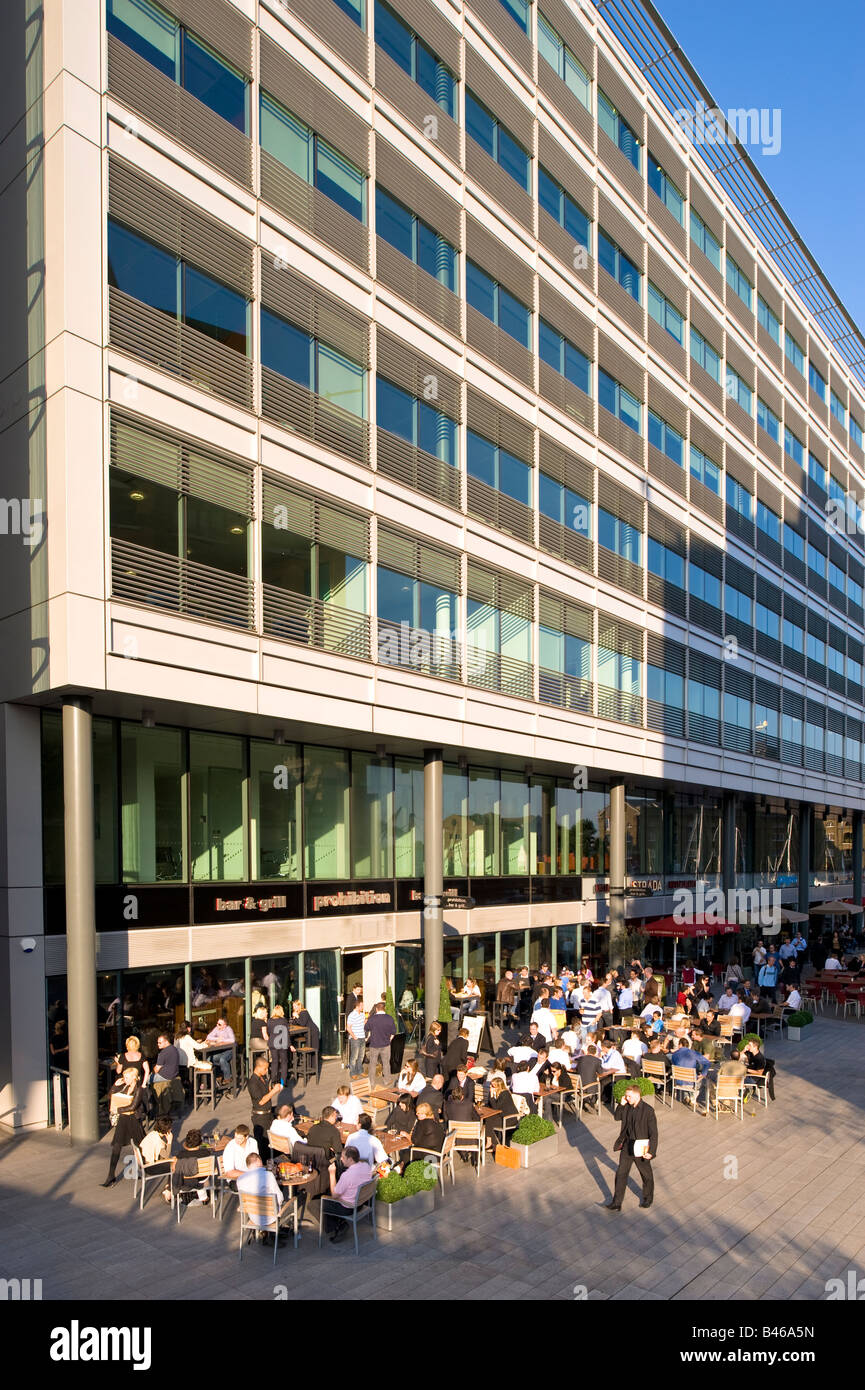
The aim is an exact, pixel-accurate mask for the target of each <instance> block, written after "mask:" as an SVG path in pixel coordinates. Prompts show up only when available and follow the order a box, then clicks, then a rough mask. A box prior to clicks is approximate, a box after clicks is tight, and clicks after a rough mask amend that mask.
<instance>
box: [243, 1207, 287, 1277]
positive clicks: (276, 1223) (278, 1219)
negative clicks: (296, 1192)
mask: <svg viewBox="0 0 865 1390" xmlns="http://www.w3.org/2000/svg"><path fill="white" fill-rule="evenodd" d="M237 1196H238V1198H239V1199H240V1258H241V1260H242V1259H243V1247H244V1244H245V1243H246V1244H248V1243H249V1239H250V1237H251V1236H258V1235H262V1234H263V1233H264V1232H265V1231H267V1232H269V1233H270V1234H271V1235H272V1236H273V1263H274V1264H276V1252H277V1250H278V1249H279V1233H280V1231H281V1230H282V1229H283V1227H284V1226H285V1225H286V1223H287V1222H288V1221H289V1220H291V1223H292V1225H293V1227H294V1248H295V1250H296V1249H297V1241H298V1218H297V1198H296V1197H287V1198H286V1199H285V1201H284V1202H283V1203H282V1206H279V1205H278V1204H277V1200H276V1197H275V1196H274V1194H273V1193H272V1192H264V1193H262V1194H261V1195H259V1194H258V1193H252V1192H238V1194H237ZM262 1218H264V1219H262ZM244 1236H246V1242H244V1239H243V1238H244Z"/></svg>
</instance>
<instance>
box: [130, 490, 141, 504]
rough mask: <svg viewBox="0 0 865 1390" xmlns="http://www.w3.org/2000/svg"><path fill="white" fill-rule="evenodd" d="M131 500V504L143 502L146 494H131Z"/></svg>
mask: <svg viewBox="0 0 865 1390" xmlns="http://www.w3.org/2000/svg"><path fill="white" fill-rule="evenodd" d="M129 500H130V502H143V501H144V493H143V492H130V494H129Z"/></svg>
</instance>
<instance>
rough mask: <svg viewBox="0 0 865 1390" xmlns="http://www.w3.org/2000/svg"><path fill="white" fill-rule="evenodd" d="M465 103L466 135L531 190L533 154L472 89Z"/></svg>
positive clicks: (521, 185) (520, 183)
mask: <svg viewBox="0 0 865 1390" xmlns="http://www.w3.org/2000/svg"><path fill="white" fill-rule="evenodd" d="M465 103H466V113H465V121H466V134H467V135H470V136H471V137H472V139H473V140H475V141H476V142H477V144H479V145H480V147H481V149H482V150H486V152H487V154H488V155H489V156H490V157H491V158H492V159H494V160H495V161H496V162H497V163H498V164H500V165H501V166H502V168H503V169H504V170H505V171H506V172H507V173H509V174H510V176H511V178H513V179H515V180H516V182H517V183H518V184H519V185H520V187H521V188H523V189H525V191H526V192H528V191H529V182H530V179H529V175H530V168H531V156H530V155H529V154H528V153H527V151H526V150H524V149H523V147H522V145H520V144H519V142H518V141H516V140H515V139H514V137H513V136H512V135H511V134H510V132H509V131H508V130H506V129H505V127H504V126H503V125H502V124H501V122H500V121H499V120H498V119H497V118H496V117H495V116H494V115H493V114H492V112H491V111H488V110H487V108H486V107H485V106H483V105H482V104H481V102H479V101H478V99H477V97H476V96H474V94H473V93H472V92H470V91H469V90H468V88H466V97H465Z"/></svg>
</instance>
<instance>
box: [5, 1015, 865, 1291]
mask: <svg viewBox="0 0 865 1390" xmlns="http://www.w3.org/2000/svg"><path fill="white" fill-rule="evenodd" d="M497 1037H498V1033H496V1038H497ZM767 1050H768V1053H769V1055H770V1056H772V1057H774V1058H775V1060H776V1062H777V1066H778V1085H777V1095H778V1099H777V1101H776V1102H775V1104H774V1105H770V1107H769V1109H768V1110H766V1109H764V1108H763V1106H757V1107H756V1115H755V1116H753V1117H752V1116H750V1115H748V1116H746V1118H745V1119H744V1120H743V1121H740V1120H738V1119H734V1118H733V1117H732V1116H725V1117H722V1119H721V1120H720V1121H715V1120H714V1119H713V1118H710V1119H703V1118H701V1117H698V1116H696V1115H694V1114H692V1113H691V1112H690V1111H689V1110H686V1109H685V1107H684V1106H682V1105H680V1104H677V1105H676V1106H675V1107H674V1109H673V1110H671V1109H670V1108H669V1107H662V1106H661V1105H660V1102H659V1103H658V1106H657V1110H658V1117H659V1155H658V1160H657V1166H656V1170H655V1172H656V1196H655V1204H654V1206H653V1207H652V1208H651V1210H649V1211H641V1210H639V1208H638V1206H637V1200H638V1199H637V1189H636V1187H635V1186H634V1185H633V1183H632V1185H631V1187H630V1189H629V1192H628V1195H627V1197H626V1198H625V1206H624V1209H623V1211H622V1212H621V1213H618V1214H617V1213H615V1212H607V1211H605V1210H604V1209H603V1203H604V1202H606V1201H608V1200H609V1198H610V1195H611V1192H612V1179H613V1176H614V1172H615V1166H616V1165H615V1160H614V1159H613V1156H612V1144H613V1140H614V1138H615V1136H616V1134H617V1133H618V1127H617V1126H616V1125H615V1124H614V1122H613V1120H612V1118H611V1116H610V1114H609V1111H607V1112H605V1113H603V1114H601V1115H600V1116H597V1117H592V1116H590V1117H588V1118H586V1119H585V1120H582V1121H579V1120H575V1119H568V1120H566V1123H565V1126H564V1129H563V1130H562V1131H561V1134H560V1142H559V1153H558V1155H557V1156H556V1157H555V1158H552V1159H550V1160H549V1161H548V1162H545V1163H543V1164H541V1165H539V1166H537V1167H536V1168H534V1169H530V1170H528V1171H521V1172H512V1171H510V1170H506V1169H503V1168H499V1167H496V1166H495V1165H493V1164H491V1163H490V1164H488V1165H487V1167H486V1170H485V1171H484V1172H483V1174H482V1176H481V1177H480V1179H477V1178H476V1177H475V1175H474V1171H473V1169H472V1168H470V1167H469V1166H468V1165H466V1164H463V1163H460V1162H457V1164H456V1186H455V1187H451V1186H450V1184H448V1187H447V1190H446V1192H445V1194H444V1197H443V1198H442V1197H441V1195H440V1194H437V1196H436V1204H437V1205H436V1210H435V1212H434V1213H433V1214H431V1215H429V1216H426V1217H424V1218H423V1219H422V1220H420V1221H419V1222H416V1223H413V1224H412V1225H410V1226H408V1227H405V1228H404V1229H403V1230H402V1231H400V1232H395V1233H393V1234H388V1233H385V1232H381V1231H380V1232H379V1238H378V1241H377V1242H375V1243H374V1242H373V1241H372V1239H371V1235H370V1232H369V1227H368V1223H367V1224H365V1225H364V1226H362V1227H361V1228H360V1241H361V1253H360V1256H359V1257H356V1256H355V1254H354V1251H353V1248H352V1243H351V1241H350V1240H348V1241H344V1242H343V1243H342V1244H340V1245H339V1246H330V1245H328V1243H327V1241H325V1243H324V1246H323V1247H322V1249H321V1250H319V1248H318V1234H317V1229H316V1228H315V1227H313V1225H312V1224H310V1223H309V1221H308V1222H307V1224H306V1225H305V1226H304V1227H303V1234H302V1239H301V1242H300V1245H299V1247H298V1249H297V1250H296V1251H295V1250H294V1249H293V1248H292V1242H291V1239H290V1238H289V1239H287V1240H286V1242H285V1246H284V1248H283V1246H282V1242H281V1243H280V1250H279V1254H278V1259H277V1263H276V1266H275V1267H274V1265H273V1252H272V1250H271V1249H268V1248H267V1247H264V1246H254V1247H249V1248H248V1249H247V1250H246V1251H245V1253H244V1258H243V1262H242V1263H240V1262H239V1260H238V1229H239V1227H238V1216H237V1207H236V1203H231V1204H229V1205H228V1206H227V1207H226V1215H225V1219H224V1221H223V1222H221V1223H220V1222H216V1221H214V1220H212V1218H211V1214H210V1211H209V1209H208V1208H205V1207H202V1208H200V1209H199V1208H198V1207H192V1208H190V1209H189V1210H188V1211H187V1213H186V1214H185V1217H184V1220H183V1222H182V1224H181V1226H180V1227H179V1228H178V1227H177V1226H176V1225H175V1223H174V1215H173V1213H172V1212H171V1211H170V1210H169V1209H168V1207H167V1206H166V1205H165V1204H164V1203H163V1202H162V1200H161V1199H160V1198H159V1195H158V1192H157V1190H156V1188H155V1186H151V1187H150V1189H149V1191H148V1202H147V1205H146V1207H145V1210H144V1212H143V1213H142V1212H139V1210H138V1207H137V1205H135V1206H133V1202H132V1184H131V1182H129V1183H126V1182H122V1183H119V1184H118V1185H117V1186H116V1187H114V1188H110V1189H107V1190H105V1189H103V1188H101V1187H100V1186H99V1184H100V1183H101V1181H102V1179H103V1178H104V1177H105V1174H106V1171H107V1167H108V1140H107V1138H105V1139H103V1141H102V1142H101V1143H100V1144H99V1145H98V1146H94V1147H93V1148H91V1149H84V1150H78V1149H73V1148H71V1147H70V1146H69V1144H68V1142H67V1141H66V1140H65V1139H64V1138H63V1136H61V1135H58V1134H55V1133H45V1132H40V1133H36V1134H33V1135H31V1136H28V1137H27V1138H22V1139H16V1140H9V1139H5V1140H3V1141H2V1142H0V1232H2V1235H0V1249H2V1268H0V1276H2V1277H6V1278H12V1277H16V1276H17V1277H18V1278H28V1277H29V1278H31V1279H41V1280H42V1294H43V1298H45V1299H76V1300H77V1299H106V1298H118V1299H132V1300H148V1299H183V1298H202V1297H204V1298H214V1299H233V1298H241V1299H268V1300H272V1299H274V1298H280V1297H287V1298H289V1299H292V1300H293V1299H328V1298H339V1299H345V1298H353V1299H354V1298H357V1299H376V1298H386V1299H401V1298H417V1297H421V1298H424V1299H430V1298H436V1297H440V1298H442V1299H460V1298H468V1297H470V1298H471V1299H473V1300H477V1299H547V1298H550V1299H566V1300H573V1299H574V1298H584V1297H587V1298H589V1299H622V1300H627V1299H638V1300H646V1299H652V1300H678V1299H701V1298H705V1299H709V1300H725V1299H736V1300H738V1299H796V1300H799V1299H821V1298H825V1297H826V1289H825V1286H826V1281H827V1280H829V1279H832V1278H836V1277H840V1278H842V1279H844V1280H845V1282H846V1279H847V1271H848V1270H851V1269H853V1270H856V1271H857V1272H858V1273H857V1277H861V1276H862V1275H863V1274H865V1181H863V1179H865V1144H863V1142H862V1141H863V1135H865V1066H863V1062H865V1021H862V1022H856V1021H854V1020H852V1019H850V1020H841V1019H835V1018H833V1017H826V1018H822V1017H819V1018H818V1019H817V1020H816V1022H815V1023H814V1025H813V1026H812V1027H811V1028H809V1029H808V1030H807V1032H806V1034H805V1039H804V1041H802V1042H790V1041H788V1040H787V1039H786V1038H785V1039H783V1040H776V1039H773V1040H772V1041H771V1042H770V1044H769V1046H768V1049H767ZM345 1079H347V1073H346V1072H344V1071H343V1070H342V1068H341V1067H340V1066H339V1064H338V1063H334V1062H330V1063H328V1064H327V1065H326V1066H325V1068H324V1070H323V1074H322V1079H321V1081H320V1083H319V1084H318V1085H316V1086H309V1087H308V1088H307V1089H306V1090H305V1091H304V1088H303V1087H302V1086H299V1087H298V1088H297V1093H296V1097H295V1099H296V1101H297V1104H298V1108H299V1109H300V1110H301V1111H307V1112H308V1113H310V1114H316V1113H317V1112H318V1110H319V1108H320V1106H321V1105H322V1104H325V1103H327V1102H328V1101H330V1100H331V1099H332V1096H333V1094H334V1091H335V1088H336V1086H337V1085H338V1084H339V1083H340V1082H341V1081H343V1080H345ZM749 1109H752V1110H753V1109H755V1107H754V1105H753V1104H752V1105H750V1106H749ZM240 1120H244V1121H247V1122H248V1120H249V1105H248V1103H247V1100H246V1097H245V1096H241V1097H240V1098H239V1099H238V1100H236V1101H227V1102H223V1103H220V1105H219V1106H218V1107H217V1110H216V1112H215V1115H214V1114H213V1112H211V1111H209V1110H200V1111H199V1112H198V1117H197V1120H196V1123H200V1124H201V1127H202V1128H203V1129H204V1130H205V1132H209V1131H210V1130H212V1129H213V1127H214V1125H217V1124H218V1126H219V1128H220V1130H221V1131H223V1132H224V1131H225V1130H226V1129H228V1128H230V1126H231V1125H232V1124H233V1123H236V1122H238V1121H240ZM192 1123H193V1122H192V1119H191V1117H189V1116H187V1117H185V1118H184V1120H183V1122H182V1124H181V1125H179V1126H176V1130H178V1129H180V1130H182V1132H185V1131H186V1129H188V1128H190V1127H191V1126H192Z"/></svg>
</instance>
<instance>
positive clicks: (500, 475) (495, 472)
mask: <svg viewBox="0 0 865 1390" xmlns="http://www.w3.org/2000/svg"><path fill="white" fill-rule="evenodd" d="M466 466H467V469H468V473H469V476H470V477H473V478H478V479H480V481H481V482H484V483H487V485H488V486H489V487H494V488H496V489H497V491H499V492H502V493H504V494H505V496H506V497H512V498H513V499H514V501H516V502H522V504H523V506H526V507H528V506H530V505H531V486H532V471H531V468H530V467H529V465H528V464H526V463H524V462H523V460H522V459H519V458H516V457H515V455H514V454H509V453H508V452H507V450H505V449H501V448H499V446H498V445H496V444H492V443H491V442H490V440H488V439H484V438H483V437H482V436H481V435H479V434H475V433H474V431H473V430H468V431H467V436H466Z"/></svg>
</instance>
